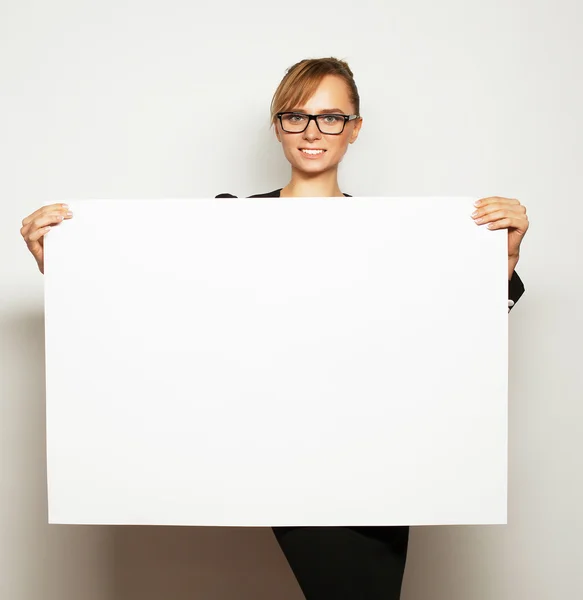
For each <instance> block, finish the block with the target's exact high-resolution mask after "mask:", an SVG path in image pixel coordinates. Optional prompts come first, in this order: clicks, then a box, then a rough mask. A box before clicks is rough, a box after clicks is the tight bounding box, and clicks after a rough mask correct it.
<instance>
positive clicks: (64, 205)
mask: <svg viewBox="0 0 583 600" xmlns="http://www.w3.org/2000/svg"><path fill="white" fill-rule="evenodd" d="M61 206H62V207H63V208H69V205H68V204H61Z"/></svg>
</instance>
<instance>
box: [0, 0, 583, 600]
mask: <svg viewBox="0 0 583 600" xmlns="http://www.w3.org/2000/svg"><path fill="white" fill-rule="evenodd" d="M314 6H315V5H314V4H313V3H311V2H305V1H303V0H301V1H298V2H295V3H293V5H290V4H288V3H285V4H283V3H282V4H281V5H278V4H270V3H266V2H258V1H251V2H247V3H245V4H239V3H235V2H231V3H229V4H220V3H213V4H211V5H209V6H205V5H200V7H199V6H198V5H197V4H195V3H190V2H186V1H185V0H179V1H166V2H164V3H162V2H160V1H158V2H153V1H144V0H142V1H140V2H138V1H137V0H136V1H131V2H129V1H119V0H118V1H117V2H114V1H113V0H102V1H101V2H99V3H97V2H91V3H90V2H80V1H72V0H55V1H54V2H50V3H47V2H41V1H40V0H21V1H19V2H18V3H17V2H8V1H7V0H2V2H1V3H0V89H1V97H0V102H1V104H0V109H1V110H0V165H1V167H0V169H1V172H0V200H1V207H2V217H1V218H0V485H1V489H0V598H2V600H4V599H7V600H8V599H9V600H78V599H79V598H83V599H84V600H134V599H136V600H138V599H139V600H154V599H156V600H157V599H168V598H172V599H173V600H183V599H187V598H189V599H190V598H205V599H216V600H223V599H230V598H234V599H241V600H246V599H249V600H261V599H263V598H265V599H267V598H270V599H271V598H281V599H287V598H289V599H293V598H301V594H300V593H299V591H298V589H297V586H296V585H295V582H294V580H293V577H292V575H291V573H290V572H289V569H288V567H287V565H286V563H285V561H284V559H283V557H282V556H281V554H280V552H279V549H278V548H277V546H276V544H275V542H274V540H273V538H272V536H271V533H270V532H269V531H268V530H228V529H225V530H200V529H189V528H183V529H181V528H165V527H152V528H134V527H128V528H126V527H120V528H109V527H69V526H48V525H47V513H46V511H47V507H46V482H45V477H46V469H45V453H44V383H43V377H44V370H43V369H44V367H43V358H44V357H43V343H44V339H43V299H42V286H43V283H42V276H41V275H40V274H39V273H38V272H37V271H36V267H35V264H34V260H33V259H32V257H31V256H30V255H29V254H28V253H27V251H26V248H25V246H24V243H23V242H22V240H21V238H20V236H19V228H20V221H21V219H22V218H23V217H24V216H25V215H27V214H29V213H30V212H32V211H33V210H34V209H36V208H37V207H39V206H40V205H41V204H43V203H45V202H52V201H62V200H66V199H68V198H98V197H105V198H136V197H143V198H164V197H201V196H210V195H215V194H217V193H220V192H232V193H235V194H237V195H247V194H251V193H258V192H264V191H269V190H271V189H274V188H275V187H280V186H282V185H284V184H285V183H286V182H287V177H288V166H287V163H286V162H285V159H284V158H283V156H282V154H281V152H280V150H279V147H278V145H277V143H276V142H275V141H274V138H273V135H272V133H271V132H270V131H269V127H268V106H269V101H270V99H271V94H272V93H273V91H274V89H275V87H276V85H277V83H278V82H279V80H280V78H281V77H282V76H283V74H284V71H285V68H286V67H288V66H290V65H291V64H293V63H294V62H296V61H297V60H300V59H301V58H305V57H311V56H324V55H334V56H339V57H341V58H346V59H347V60H348V61H349V63H350V65H351V67H352V68H353V70H354V72H355V75H356V80H357V84H358V85H359V88H360V92H361V96H362V111H361V112H362V114H363V115H364V127H363V130H362V134H361V137H360V139H359V141H358V142H357V143H356V144H355V145H354V146H353V147H351V148H350V150H349V153H348V155H347V158H346V159H345V161H344V163H343V165H342V168H341V185H342V187H343V190H345V191H346V192H348V193H351V194H355V195H475V196H486V195H504V196H509V197H516V198H519V199H521V201H522V202H523V203H524V204H525V205H526V206H527V208H528V210H529V216H530V219H531V222H532V227H531V229H530V231H529V233H528V235H527V238H526V240H525V243H524V246H523V253H522V258H521V261H520V263H519V268H518V270H519V272H520V274H521V276H522V277H523V279H524V281H525V283H526V286H527V294H526V295H525V296H524V298H523V299H522V300H521V302H520V303H519V304H518V305H517V307H516V309H515V310H514V311H513V312H512V313H511V314H510V404H509V417H510V438H509V524H508V525H507V526H500V527H439V528H417V529H415V530H414V531H413V532H412V536H411V547H410V554H409V562H408V566H407V571H406V577H405V586H404V594H403V597H404V599H405V600H422V599H423V600H425V599H431V600H470V599H471V600H490V599H492V600H493V599H496V600H516V599H523V598H524V599H525V600H526V599H528V600H551V599H552V600H554V599H556V598H577V597H580V596H581V595H582V594H583V579H582V575H581V573H582V571H581V564H582V561H583V556H582V550H581V547H582V546H581V543H580V535H581V534H582V533H583V523H582V519H581V516H580V513H579V512H578V509H579V510H580V507H581V505H583V494H582V476H581V472H582V464H581V463H582V460H581V455H582V450H583V442H582V436H581V425H580V422H581V416H582V414H581V413H582V409H581V399H582V396H583V391H582V390H583V387H582V385H581V384H582V381H581V368H580V361H581V350H580V348H581V346H580V339H581V338H582V336H583V327H582V320H583V316H582V314H581V308H580V294H581V286H582V281H581V279H582V277H581V272H582V268H581V267H582V259H581V255H582V245H583V236H582V230H583V228H582V226H581V219H582V217H583V214H582V209H581V204H580V201H581V189H582V185H581V184H582V179H583V169H582V163H583V150H582V142H581V140H582V138H583V119H582V116H581V106H583V85H582V83H581V81H582V79H583V77H582V74H583V44H582V42H581V37H580V24H581V22H583V7H582V5H581V3H580V2H577V1H575V0H572V1H566V0H559V1H554V2H551V0H540V1H531V2H528V3H523V2H519V1H518V0H510V1H505V2H503V1H501V0H496V1H494V2H488V3H483V2H475V1H471V2H467V1H465V2H462V1H461V0H443V2H440V3H436V4H434V3H432V2H430V1H429V0H423V1H421V0H417V1H413V2H412V1H407V2H405V1H404V0H400V1H397V2H381V1H378V2H372V1H365V0H363V1H361V2H359V3H358V4H357V5H354V4H353V3H352V2H351V1H350V0H339V1H338V2H336V3H335V4H334V5H322V6H320V5H318V9H319V11H318V12H317V13H316V12H315V11H314V10H313V8H314ZM110 218H111V219H113V218H115V214H111V215H104V219H110ZM176 229H177V232H178V233H180V234H186V235H187V234H188V223H184V222H182V221H181V220H180V215H176ZM128 235H134V236H136V237H137V239H139V232H136V231H128ZM411 236H412V238H413V239H414V237H415V227H414V223H413V224H411ZM416 243H422V240H417V241H416ZM460 276H463V274H460ZM460 300H461V299H460ZM475 326H476V327H479V326H480V316H479V314H476V321H475ZM484 377H488V373H484ZM577 434H578V435H577Z"/></svg>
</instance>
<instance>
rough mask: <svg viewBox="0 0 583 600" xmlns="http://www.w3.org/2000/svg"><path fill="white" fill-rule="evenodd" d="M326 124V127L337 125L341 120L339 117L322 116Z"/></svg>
mask: <svg viewBox="0 0 583 600" xmlns="http://www.w3.org/2000/svg"><path fill="white" fill-rule="evenodd" d="M322 117H323V119H322V120H323V121H324V123H326V125H335V124H336V123H338V121H339V120H340V117H339V116H338V115H322Z"/></svg>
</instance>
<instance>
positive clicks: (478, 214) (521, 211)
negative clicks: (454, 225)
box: [472, 202, 526, 221]
mask: <svg viewBox="0 0 583 600" xmlns="http://www.w3.org/2000/svg"><path fill="white" fill-rule="evenodd" d="M501 210H505V211H507V212H508V213H509V214H510V213H514V214H517V215H525V214H526V207H525V206H523V205H522V204H503V203H501V202H496V203H493V204H488V205H487V206H485V207H483V208H479V209H476V210H475V211H474V212H473V213H472V218H473V219H474V220H476V221H477V220H479V219H482V218H483V217H485V216H486V215H490V214H492V213H495V212H498V211H501Z"/></svg>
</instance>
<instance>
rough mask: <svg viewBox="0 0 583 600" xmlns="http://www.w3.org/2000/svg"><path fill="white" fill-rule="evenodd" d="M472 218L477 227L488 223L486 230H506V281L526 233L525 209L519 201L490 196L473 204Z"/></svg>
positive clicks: (512, 270)
mask: <svg viewBox="0 0 583 600" xmlns="http://www.w3.org/2000/svg"><path fill="white" fill-rule="evenodd" d="M475 205H476V206H477V210H476V211H475V212H474V213H473V214H472V218H473V219H474V222H475V223H476V224H477V225H485V224H486V223H488V229H508V279H510V278H511V277H512V273H513V272H514V269H515V268H516V264H517V263H518V259H519V257H520V244H521V243H522V239H523V238H524V235H525V234H526V232H527V231H528V226H529V223H528V217H527V216H526V207H525V206H523V205H522V204H520V201H519V200H515V199H513V198H500V197H498V196H492V197H490V198H482V199H480V200H478V201H477V202H475Z"/></svg>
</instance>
